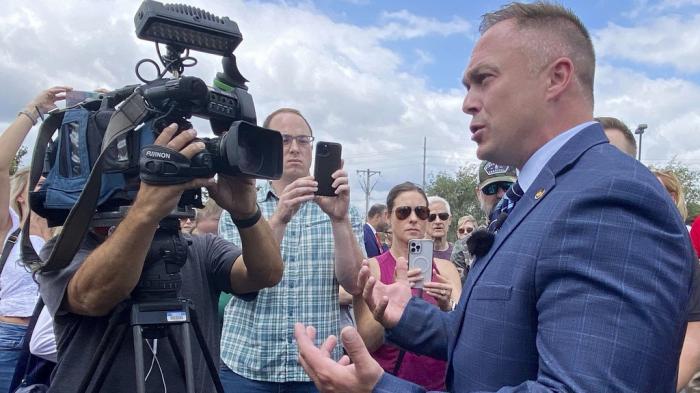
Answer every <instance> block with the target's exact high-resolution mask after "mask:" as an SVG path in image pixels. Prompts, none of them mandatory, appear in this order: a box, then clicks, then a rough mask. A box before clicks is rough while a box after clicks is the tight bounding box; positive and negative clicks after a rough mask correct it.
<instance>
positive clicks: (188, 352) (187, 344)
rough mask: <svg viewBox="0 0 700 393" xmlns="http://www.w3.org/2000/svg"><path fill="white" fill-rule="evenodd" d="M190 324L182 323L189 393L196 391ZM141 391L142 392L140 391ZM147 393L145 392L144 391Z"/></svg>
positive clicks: (186, 381) (186, 383)
mask: <svg viewBox="0 0 700 393" xmlns="http://www.w3.org/2000/svg"><path fill="white" fill-rule="evenodd" d="M188 325H189V324H187V323H183V324H182V325H180V329H182V343H183V347H184V352H185V353H184V355H185V356H184V358H185V385H186V386H187V393H194V368H193V366H192V343H191V341H190V327H189V326H188ZM139 393H140V392H139ZM144 393H145V392H144Z"/></svg>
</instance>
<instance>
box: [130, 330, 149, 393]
mask: <svg viewBox="0 0 700 393" xmlns="http://www.w3.org/2000/svg"><path fill="white" fill-rule="evenodd" d="M132 330H133V332H134V364H135V366H136V392H137V393H146V375H145V374H144V370H143V368H144V365H143V334H141V326H140V325H134V326H133V327H132Z"/></svg>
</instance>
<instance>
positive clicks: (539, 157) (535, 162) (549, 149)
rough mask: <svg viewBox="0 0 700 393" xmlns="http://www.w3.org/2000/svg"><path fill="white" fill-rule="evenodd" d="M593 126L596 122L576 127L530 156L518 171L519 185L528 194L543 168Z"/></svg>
mask: <svg viewBox="0 0 700 393" xmlns="http://www.w3.org/2000/svg"><path fill="white" fill-rule="evenodd" d="M591 124H595V121H588V122H585V123H582V124H579V125H577V126H574V127H573V128H570V129H568V130H566V131H564V132H562V133H561V134H559V135H557V136H556V137H554V138H552V139H551V140H550V141H549V142H547V143H545V144H544V145H543V146H542V147H540V148H539V149H537V151H536V152H535V154H533V155H532V156H530V158H529V159H528V160H527V162H526V163H525V165H523V169H521V170H520V171H518V184H520V187H521V188H522V189H523V191H524V192H527V189H528V188H530V186H531V185H532V183H534V182H535V179H536V178H537V176H538V175H539V174H540V172H542V168H544V166H545V165H547V162H549V160H550V159H551V158H552V157H553V156H554V155H555V154H556V153H557V152H558V151H559V149H561V148H562V146H564V144H566V142H568V141H569V139H571V138H573V137H574V135H576V134H578V133H579V132H580V131H581V130H583V129H584V128H586V127H588V126H590V125H591Z"/></svg>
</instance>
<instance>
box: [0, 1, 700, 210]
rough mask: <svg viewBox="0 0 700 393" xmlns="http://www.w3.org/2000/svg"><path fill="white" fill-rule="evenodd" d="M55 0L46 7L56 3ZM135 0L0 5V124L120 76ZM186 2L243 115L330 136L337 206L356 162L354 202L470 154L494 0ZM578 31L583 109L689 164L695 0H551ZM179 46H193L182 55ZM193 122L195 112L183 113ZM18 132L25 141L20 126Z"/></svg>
mask: <svg viewBox="0 0 700 393" xmlns="http://www.w3.org/2000/svg"><path fill="white" fill-rule="evenodd" d="M59 4H60V5H59ZM139 4H140V1H131V0H124V1H110V0H93V1H74V0H63V1H61V2H60V3H58V2H55V1H49V0H36V1H31V2H26V1H16V0H10V1H4V2H3V12H2V13H1V14H0V39H1V40H2V45H1V46H0V56H1V57H2V60H3V61H2V62H0V86H2V88H1V89H0V129H4V128H5V127H6V125H7V124H8V123H9V122H10V121H11V120H12V119H13V118H14V116H16V114H17V112H18V110H19V109H20V108H21V107H22V106H23V105H24V104H25V103H26V102H27V101H28V100H30V99H31V98H32V97H33V96H34V95H35V94H36V93H37V92H38V91H40V90H42V89H44V88H46V87H49V86H52V85H57V84H65V85H69V86H73V87H74V88H75V89H78V90H92V89H94V88H96V87H107V88H117V87H120V86H123V85H126V84H133V83H136V82H137V81H138V80H137V79H136V76H135V74H134V65H135V64H136V62H137V61H139V60H140V59H142V58H147V57H148V58H155V48H154V44H153V43H150V42H144V41H140V40H138V39H137V38H136V36H135V34H134V23H133V15H134V13H135V11H136V10H137V9H138V7H139ZM189 4H191V5H194V6H197V7H200V8H204V9H206V10H208V11H210V12H212V13H214V14H216V15H219V16H228V17H230V18H231V19H233V20H235V21H236V22H237V23H238V26H239V28H240V30H241V32H242V34H243V37H244V40H243V43H242V44H241V45H240V46H239V47H238V49H237V50H236V55H237V57H238V64H239V68H240V70H241V72H242V73H243V75H244V76H245V77H246V78H247V79H249V80H250V81H251V82H250V83H249V88H250V92H251V93H252V95H253V98H254V99H255V103H256V110H257V114H258V118H259V119H260V120H262V119H263V118H264V117H265V116H266V114H267V113H269V112H270V111H272V110H274V109H275V108H278V107H280V106H291V107H296V108H299V109H300V110H301V111H302V112H304V113H305V114H306V116H307V117H308V119H309V121H310V123H311V124H312V126H313V127H314V129H315V133H316V136H317V140H329V141H337V142H340V143H342V144H343V155H344V158H345V160H346V167H347V169H348V170H349V172H350V174H351V179H350V181H351V187H352V189H353V191H352V196H353V203H354V204H355V205H356V206H357V207H358V208H360V210H363V209H364V195H363V193H362V191H361V189H360V187H359V181H360V177H359V176H358V175H357V174H356V171H358V170H366V169H370V170H374V171H381V175H380V176H379V177H377V176H375V177H374V178H373V179H378V182H377V184H376V187H375V189H374V192H373V193H372V198H371V200H370V202H380V201H383V199H384V198H385V196H386V192H387V191H388V189H389V188H391V186H393V185H395V184H397V183H399V182H402V181H406V180H410V181H414V182H416V183H421V182H422V161H423V138H424V137H427V154H426V156H427V176H428V178H429V177H430V176H431V175H435V174H437V173H439V172H447V173H453V172H455V171H456V169H457V168H458V167H460V166H463V165H465V164H469V163H472V162H477V159H476V156H475V154H474V152H475V145H474V144H473V143H472V142H471V141H470V140H469V136H468V123H469V117H467V116H466V115H464V114H463V113H462V112H461V102H462V98H463V95H464V93H465V91H464V89H463V88H462V87H461V84H460V78H461V74H462V72H463V70H464V67H465V65H466V63H467V61H468V58H469V54H470V52H471V49H472V47H473V45H474V42H475V41H476V39H477V38H478V33H477V27H478V24H479V18H480V16H481V15H482V14H483V13H484V12H487V11H490V10H493V9H494V8H496V7H498V6H499V5H500V3H498V2H493V1H483V0H476V1H475V0H470V1H463V0H454V1H452V0H451V1H448V0H443V1H424V0H401V1H370V0H323V1H321V0H318V1H310V0H309V1H285V2H282V1H270V2H268V1H237V0H198V1H194V0H193V1H189ZM564 4H565V5H566V6H568V7H570V8H571V9H573V10H574V11H575V12H576V13H577V14H578V15H579V16H580V17H581V18H582V20H583V21H584V23H585V24H586V25H587V27H588V28H589V30H590V32H591V34H592V36H593V37H594V44H595V49H596V53H597V56H598V63H597V72H596V91H595V94H596V108H595V114H596V115H611V116H616V117H619V118H621V119H623V120H624V121H625V122H626V123H627V124H628V125H629V126H630V128H632V129H634V128H635V127H636V126H637V125H638V124H640V123H646V124H648V125H649V128H648V130H647V133H646V134H645V135H644V141H643V153H642V156H643V157H642V159H643V161H644V162H645V163H648V164H659V165H660V164H663V163H665V162H667V161H668V160H670V159H672V158H676V159H677V160H678V161H680V162H683V163H686V164H688V165H693V166H700V137H699V136H700V133H699V132H698V131H699V130H700V109H699V108H700V107H699V106H698V102H700V0H660V1H644V0H620V1H614V2H613V1H603V0H580V1H564ZM193 54H194V53H193ZM194 55H195V56H196V57H197V59H198V60H199V64H198V65H197V66H196V67H195V68H189V69H187V71H186V73H187V74H189V75H194V76H198V77H201V78H203V79H205V80H207V81H210V80H211V79H212V77H213V76H214V75H215V73H216V72H217V70H218V68H219V66H220V60H219V58H217V57H215V56H212V55H207V54H201V53H196V54H194ZM195 124H197V125H199V126H200V131H206V130H201V129H202V128H206V127H205V124H206V123H199V122H197V123H195ZM30 139H31V137H30Z"/></svg>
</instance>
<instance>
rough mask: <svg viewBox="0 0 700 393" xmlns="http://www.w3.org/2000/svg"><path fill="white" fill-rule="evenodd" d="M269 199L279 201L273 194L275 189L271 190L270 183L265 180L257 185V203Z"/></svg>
mask: <svg viewBox="0 0 700 393" xmlns="http://www.w3.org/2000/svg"><path fill="white" fill-rule="evenodd" d="M270 198H276V199H279V197H278V196H277V195H276V194H275V189H274V188H272V182H271V181H269V180H267V181H264V182H262V183H258V203H260V202H265V201H267V200H268V199H270Z"/></svg>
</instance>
